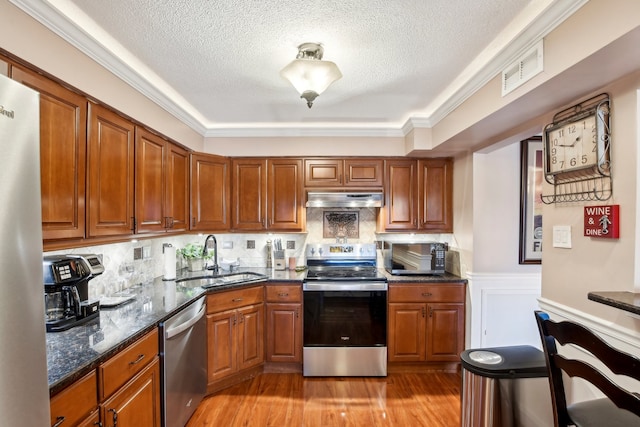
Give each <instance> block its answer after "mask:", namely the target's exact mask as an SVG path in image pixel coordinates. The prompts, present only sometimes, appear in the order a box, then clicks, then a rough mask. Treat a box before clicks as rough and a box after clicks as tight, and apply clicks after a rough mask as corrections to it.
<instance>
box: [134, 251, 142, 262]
mask: <svg viewBox="0 0 640 427" xmlns="http://www.w3.org/2000/svg"><path fill="white" fill-rule="evenodd" d="M142 256H143V253H142V248H133V260H134V261H135V260H138V259H142Z"/></svg>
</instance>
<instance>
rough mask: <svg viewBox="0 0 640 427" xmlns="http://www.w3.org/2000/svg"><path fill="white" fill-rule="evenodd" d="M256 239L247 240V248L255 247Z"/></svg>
mask: <svg viewBox="0 0 640 427" xmlns="http://www.w3.org/2000/svg"><path fill="white" fill-rule="evenodd" d="M255 248H256V241H255V240H247V249H255Z"/></svg>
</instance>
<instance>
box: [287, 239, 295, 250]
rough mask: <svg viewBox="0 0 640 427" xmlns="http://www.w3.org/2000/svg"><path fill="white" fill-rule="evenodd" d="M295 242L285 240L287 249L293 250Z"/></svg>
mask: <svg viewBox="0 0 640 427" xmlns="http://www.w3.org/2000/svg"><path fill="white" fill-rule="evenodd" d="M295 248H296V241H295V240H287V249H295Z"/></svg>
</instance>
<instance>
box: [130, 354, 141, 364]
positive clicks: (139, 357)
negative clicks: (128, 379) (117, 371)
mask: <svg viewBox="0 0 640 427" xmlns="http://www.w3.org/2000/svg"><path fill="white" fill-rule="evenodd" d="M142 359H144V354H139V355H138V357H137V358H136V360H133V361H131V362H129V365H137V364H138V363H140V362H142Z"/></svg>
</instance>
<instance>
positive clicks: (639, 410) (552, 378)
mask: <svg viewBox="0 0 640 427" xmlns="http://www.w3.org/2000/svg"><path fill="white" fill-rule="evenodd" d="M535 316H536V321H537V323H538V329H539V331H540V338H541V339H542V347H543V350H544V354H545V358H546V361H547V368H548V371H549V384H550V387H551V400H552V404H553V411H554V419H555V422H556V426H566V425H572V424H573V421H572V420H571V417H570V415H569V413H568V412H567V400H566V397H565V388H564V383H563V379H562V372H563V371H564V372H565V373H566V374H567V375H569V376H570V377H580V378H583V379H584V380H586V381H588V382H589V383H591V384H593V385H594V386H596V387H597V388H598V389H599V390H600V391H601V392H602V393H603V394H604V395H606V396H607V397H608V398H609V399H610V400H611V401H612V402H613V403H614V404H615V405H616V406H617V407H618V408H622V409H626V410H628V411H631V412H633V413H634V414H636V415H637V416H639V417H640V394H638V393H632V392H630V391H628V390H626V389H624V388H622V387H620V386H619V385H617V384H616V383H614V382H613V381H611V380H610V379H609V378H608V377H607V376H606V375H605V374H604V373H602V372H601V371H600V370H598V369H597V368H595V367H594V366H592V365H591V364H589V363H587V362H584V361H581V360H577V359H570V358H567V357H565V356H561V355H560V354H558V350H557V347H556V341H557V342H558V343H560V344H562V345H565V344H572V345H574V346H576V347H578V348H582V349H583V350H586V351H587V352H589V353H591V354H592V355H593V356H594V357H595V358H596V359H598V360H600V361H601V362H602V363H603V364H604V365H606V366H607V368H608V369H609V370H610V371H611V372H613V373H614V374H618V375H624V376H627V377H630V378H634V379H636V380H640V359H638V358H637V357H635V356H632V355H630V354H628V353H625V352H623V351H620V350H617V349H615V348H614V347H611V346H610V345H609V344H607V343H606V342H605V341H603V340H602V339H601V338H600V337H598V336H597V335H595V334H594V333H593V332H591V331H590V330H589V329H587V328H585V327H584V326H582V325H579V324H577V323H573V322H569V321H563V322H554V321H553V320H550V319H549V315H548V314H546V313H544V312H542V311H536V312H535Z"/></svg>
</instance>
